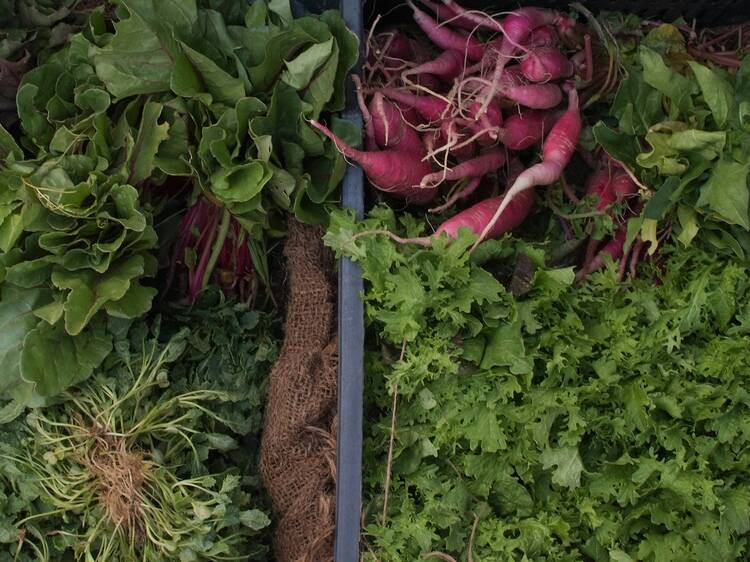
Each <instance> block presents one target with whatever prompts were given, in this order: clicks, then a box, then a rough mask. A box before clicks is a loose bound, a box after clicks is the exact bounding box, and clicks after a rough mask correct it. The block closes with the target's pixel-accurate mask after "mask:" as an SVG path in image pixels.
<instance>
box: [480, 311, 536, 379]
mask: <svg viewBox="0 0 750 562" xmlns="http://www.w3.org/2000/svg"><path fill="white" fill-rule="evenodd" d="M492 367H508V368H510V371H511V372H512V373H513V374H517V375H520V374H525V373H530V372H531V369H532V363H531V362H530V361H529V359H528V358H527V357H526V350H525V347H524V343H523V337H522V336H521V324H520V322H515V323H513V324H502V325H501V326H500V327H498V328H497V329H495V331H494V332H493V333H492V335H491V336H490V341H489V342H488V344H487V347H486V348H485V352H484V357H483V358H482V363H481V368H482V369H491V368H492Z"/></svg>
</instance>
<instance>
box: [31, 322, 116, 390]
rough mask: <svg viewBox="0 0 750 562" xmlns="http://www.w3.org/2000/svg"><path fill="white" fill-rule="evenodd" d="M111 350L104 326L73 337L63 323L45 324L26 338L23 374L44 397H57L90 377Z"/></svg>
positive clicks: (109, 337) (101, 325)
mask: <svg viewBox="0 0 750 562" xmlns="http://www.w3.org/2000/svg"><path fill="white" fill-rule="evenodd" d="M111 350H112V337H111V336H110V335H109V334H107V333H106V332H105V330H104V325H103V323H94V324H92V326H91V329H89V330H87V331H86V332H83V333H81V334H79V335H77V336H76V337H71V336H70V335H69V334H68V333H66V331H65V329H64V327H63V325H62V324H60V323H58V324H56V325H55V326H50V325H49V324H47V323H46V322H41V323H39V324H38V325H37V327H36V328H34V329H33V330H31V331H30V332H29V333H28V335H27V336H26V338H25V339H24V344H23V352H22V356H21V374H22V376H23V379H24V380H25V381H27V382H30V383H33V384H34V388H35V390H36V392H38V393H39V394H40V395H41V396H45V397H51V396H56V395H57V394H59V393H60V392H62V391H63V390H65V389H66V388H68V387H69V386H71V385H74V384H76V383H79V382H81V381H84V380H86V379H87V378H88V377H90V376H91V374H92V373H93V371H94V369H95V368H96V367H98V366H99V365H100V364H101V363H102V361H104V358H105V357H106V356H107V354H108V353H109V352H110V351H111Z"/></svg>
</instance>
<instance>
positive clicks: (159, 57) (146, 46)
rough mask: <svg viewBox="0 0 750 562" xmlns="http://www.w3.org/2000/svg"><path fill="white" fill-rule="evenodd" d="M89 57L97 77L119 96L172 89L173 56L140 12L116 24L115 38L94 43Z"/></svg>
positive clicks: (112, 92) (111, 91)
mask: <svg viewBox="0 0 750 562" xmlns="http://www.w3.org/2000/svg"><path fill="white" fill-rule="evenodd" d="M90 56H91V59H92V61H93V63H94V68H95V69H96V74H97V76H99V79H100V80H101V81H102V82H104V84H106V86H107V90H109V92H110V93H111V94H112V95H114V96H115V97H116V98H124V97H127V96H132V95H136V94H152V93H157V92H165V91H168V90H169V79H170V76H171V74H172V67H173V65H174V63H173V61H172V56H171V55H170V53H169V50H168V48H167V46H166V45H165V44H164V43H162V41H161V39H160V38H159V37H158V36H157V35H156V33H154V32H153V31H152V30H151V29H150V27H149V26H148V24H147V23H146V22H145V21H144V20H143V19H142V18H141V17H140V16H139V15H138V14H137V13H131V15H130V17H129V18H128V19H126V20H121V21H119V22H118V23H116V24H115V35H114V37H113V38H112V41H111V42H110V43H109V44H107V45H105V46H104V47H97V46H93V45H92V46H91V49H90Z"/></svg>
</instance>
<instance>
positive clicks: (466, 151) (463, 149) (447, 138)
mask: <svg viewBox="0 0 750 562" xmlns="http://www.w3.org/2000/svg"><path fill="white" fill-rule="evenodd" d="M467 124H468V123H467ZM460 125H462V123H461V122H460V120H458V119H451V120H448V121H443V122H442V123H441V124H440V133H439V137H440V140H441V141H442V142H443V144H450V143H453V144H454V145H456V144H457V146H456V147H455V148H450V149H448V151H449V152H450V153H451V154H453V155H454V156H456V157H458V158H460V159H467V158H472V157H473V156H474V153H475V152H476V145H475V143H473V142H470V143H468V144H464V143H463V142H462V141H463V140H465V139H466V138H467V137H468V136H469V135H467V134H466V132H465V130H464V128H463V127H461V126H460Z"/></svg>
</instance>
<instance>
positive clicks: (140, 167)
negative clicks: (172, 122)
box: [128, 101, 169, 185]
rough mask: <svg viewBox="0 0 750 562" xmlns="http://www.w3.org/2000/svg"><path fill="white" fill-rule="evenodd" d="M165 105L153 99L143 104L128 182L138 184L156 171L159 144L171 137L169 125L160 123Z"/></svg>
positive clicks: (131, 156) (131, 157)
mask: <svg viewBox="0 0 750 562" xmlns="http://www.w3.org/2000/svg"><path fill="white" fill-rule="evenodd" d="M163 107H164V106H163V105H162V104H160V103H156V102H152V101H150V102H147V103H146V104H145V105H144V106H143V116H142V117H141V124H140V128H139V129H138V136H137V137H136V139H135V146H134V148H133V153H132V154H131V155H130V163H129V166H130V177H129V178H128V183H132V184H133V185H137V184H138V183H140V182H142V181H143V180H145V179H147V178H149V177H150V176H151V174H152V173H153V171H154V167H155V165H156V164H155V161H156V153H157V151H158V150H159V145H160V144H161V143H162V141H165V140H166V139H167V138H168V137H169V125H168V124H167V123H159V117H160V116H161V112H162V109H163Z"/></svg>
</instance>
